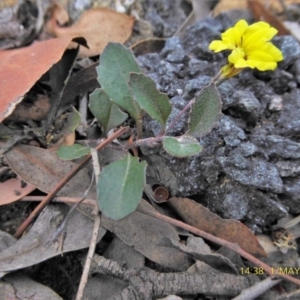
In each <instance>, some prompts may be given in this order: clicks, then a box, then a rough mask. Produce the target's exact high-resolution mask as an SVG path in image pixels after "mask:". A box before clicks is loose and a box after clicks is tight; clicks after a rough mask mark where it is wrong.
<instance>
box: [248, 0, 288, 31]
mask: <svg viewBox="0 0 300 300" xmlns="http://www.w3.org/2000/svg"><path fill="white" fill-rule="evenodd" d="M247 2H248V7H249V9H250V10H251V12H252V14H253V16H254V18H255V19H256V20H257V21H265V22H267V23H269V24H270V25H271V26H273V27H274V28H276V29H277V30H278V35H289V34H290V32H289V30H287V29H286V28H285V27H284V25H283V24H282V22H281V21H280V20H279V19H278V18H276V17H275V15H274V14H272V12H271V11H270V10H268V9H266V8H265V6H264V5H263V4H261V2H260V1H259V0H247Z"/></svg>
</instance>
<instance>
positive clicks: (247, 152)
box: [238, 142, 257, 157]
mask: <svg viewBox="0 0 300 300" xmlns="http://www.w3.org/2000/svg"><path fill="white" fill-rule="evenodd" d="M256 151H257V147H256V146H255V145H254V144H252V143H250V142H246V143H242V144H240V145H239V147H238V152H239V153H241V155H242V156H244V157H248V156H251V155H253V154H254V153H255V152H256Z"/></svg>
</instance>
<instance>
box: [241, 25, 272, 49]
mask: <svg viewBox="0 0 300 300" xmlns="http://www.w3.org/2000/svg"><path fill="white" fill-rule="evenodd" d="M277 32H278V31H277V29H275V28H273V27H271V26H270V25H269V24H268V23H265V22H257V23H255V24H253V25H250V26H249V27H248V28H247V30H246V31H245V33H244V35H243V42H242V47H243V48H245V50H246V49H247V50H251V49H252V48H253V47H257V46H256V45H257V44H258V43H264V42H267V41H269V40H271V39H272V38H273V37H274V35H275V34H276V33H277Z"/></svg>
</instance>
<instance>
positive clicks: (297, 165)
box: [275, 160, 300, 177]
mask: <svg viewBox="0 0 300 300" xmlns="http://www.w3.org/2000/svg"><path fill="white" fill-rule="evenodd" d="M275 166H276V167H277V169H278V171H279V174H280V176H281V177H296V176H298V175H300V161H299V160H295V161H294V160H288V161H285V160H279V161H277V162H275Z"/></svg>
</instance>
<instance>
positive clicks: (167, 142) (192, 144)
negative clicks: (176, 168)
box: [163, 135, 202, 157]
mask: <svg viewBox="0 0 300 300" xmlns="http://www.w3.org/2000/svg"><path fill="white" fill-rule="evenodd" d="M163 147H164V149H165V150H166V151H167V152H168V153H169V154H171V155H173V156H176V157H186V156H192V155H196V154H198V153H200V152H201V151H202V147H201V146H200V145H199V142H198V141H197V140H196V139H195V138H194V137H192V136H186V135H184V136H182V137H180V138H178V139H177V138H174V137H171V136H168V137H165V138H164V140H163Z"/></svg>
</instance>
